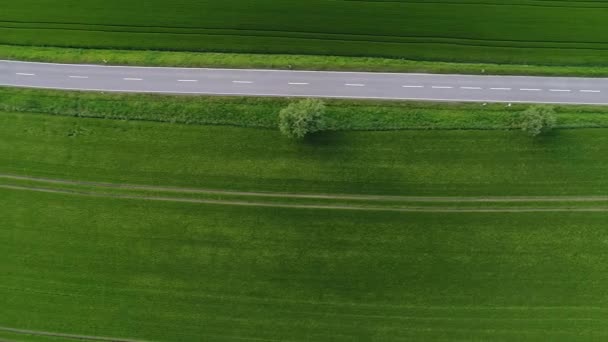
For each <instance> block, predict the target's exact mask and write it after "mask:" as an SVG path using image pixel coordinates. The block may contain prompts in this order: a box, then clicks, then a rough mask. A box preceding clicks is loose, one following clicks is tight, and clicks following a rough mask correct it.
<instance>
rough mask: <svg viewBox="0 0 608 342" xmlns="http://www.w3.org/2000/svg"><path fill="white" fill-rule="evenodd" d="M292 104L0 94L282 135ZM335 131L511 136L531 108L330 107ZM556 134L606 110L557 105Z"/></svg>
mask: <svg viewBox="0 0 608 342" xmlns="http://www.w3.org/2000/svg"><path fill="white" fill-rule="evenodd" d="M290 101H292V100H289V99H281V98H249V97H246V98H237V97H198V96H197V97H191V96H170V95H158V94H154V95H145V94H100V93H87V92H66V91H54V90H38V89H15V88H7V87H0V110H3V111H9V112H15V111H18V112H35V113H46V114H53V115H61V116H76V117H89V118H103V119H118V120H138V121H154V122H172V123H184V124H193V125H232V126H240V127H258V128H276V127H277V123H278V113H279V111H280V110H281V109H282V108H284V107H285V106H287V105H288V104H289V103H290ZM326 103H327V109H328V110H327V126H328V129H329V130H376V131H378V130H400V129H415V130H416V129H418V130H425V129H480V130H496V129H513V128H515V127H516V126H517V124H518V120H519V116H520V114H521V112H522V111H523V110H525V109H526V108H528V107H529V105H524V104H515V105H513V106H511V107H508V106H507V105H505V104H488V105H484V104H473V103H470V104H462V103H440V104H438V103H431V102H398V101H394V102H391V101H355V100H326ZM555 109H556V118H557V127H558V128H600V127H608V108H607V107H604V106H555Z"/></svg>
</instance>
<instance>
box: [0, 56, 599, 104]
mask: <svg viewBox="0 0 608 342" xmlns="http://www.w3.org/2000/svg"><path fill="white" fill-rule="evenodd" d="M0 85H4V86H15V87H32V88H54V89H71V90H89V91H115V92H141V93H168V94H208V95H247V96H289V97H292V96H293V97H328V98H330V97H331V98H362V99H386V100H429V101H476V102H514V103H516V102H535V103H571V104H577V103H578V104H608V79H600V78H573V77H572V78H571V77H528V76H467V75H432V74H399V73H368V72H329V71H279V70H239V69H199V68H160V67H123V66H100V65H76V64H52V63H31V62H17V61H1V60H0Z"/></svg>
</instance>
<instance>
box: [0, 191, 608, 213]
mask: <svg viewBox="0 0 608 342" xmlns="http://www.w3.org/2000/svg"><path fill="white" fill-rule="evenodd" d="M0 189H8V190H22V191H33V192H42V193H52V194H63V195H79V196H87V197H98V198H115V199H133V200H148V201H160V202H181V203H198V204H217V205H232V206H244V207H267V208H290V209H327V210H353V211H391V212H426V213H535V212H608V207H597V208H567V207H562V208H497V209H493V208H487V209H485V208H455V207H435V208H428V207H377V206H349V205H316V204H283V203H263V202H245V201H225V200H207V199H194V198H178V197H161V196H134V195H114V194H106V193H95V192H92V191H73V190H57V189H49V188H38V187H25V186H15V185H0Z"/></svg>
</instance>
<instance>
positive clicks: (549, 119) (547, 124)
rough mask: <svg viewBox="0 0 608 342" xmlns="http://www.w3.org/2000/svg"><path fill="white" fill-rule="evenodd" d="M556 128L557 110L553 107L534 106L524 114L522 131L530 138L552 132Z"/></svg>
mask: <svg viewBox="0 0 608 342" xmlns="http://www.w3.org/2000/svg"><path fill="white" fill-rule="evenodd" d="M554 126H555V110H554V109H553V107H551V106H532V107H530V108H528V109H526V110H525V111H524V112H523V113H522V120H521V130H522V131H524V132H526V133H528V134H529V135H530V136H533V137H535V136H538V135H540V134H544V133H547V132H550V131H551V130H552V129H553V127H554Z"/></svg>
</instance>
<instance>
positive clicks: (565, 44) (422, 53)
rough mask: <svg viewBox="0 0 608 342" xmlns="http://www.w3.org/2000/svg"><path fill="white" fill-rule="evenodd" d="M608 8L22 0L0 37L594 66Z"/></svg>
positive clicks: (488, 0)
mask: <svg viewBox="0 0 608 342" xmlns="http://www.w3.org/2000/svg"><path fill="white" fill-rule="evenodd" d="M471 13H475V15H474V16H471ZM607 18H608V5H607V4H605V3H603V2H597V1H594V2H582V1H536V0H514V1H500V0H484V1H478V2H475V3H464V2H461V1H453V0H443V1H435V2H423V1H420V2H410V1H407V2H406V1H392V2H377V1H322V0H316V1H306V2H298V3H295V2H293V1H276V0H261V1H256V3H255V5H251V2H250V1H246V0H227V1H221V2H217V1H214V2H201V1H193V0H179V1H172V2H171V3H168V2H166V1H160V0H154V1H148V2H146V8H145V10H144V11H142V8H141V6H140V5H139V4H136V3H132V2H128V1H118V0H108V1H104V2H100V1H99V0H83V1H79V2H78V3H74V2H72V1H65V0H64V1H51V0H20V1H7V2H6V3H5V4H3V9H2V12H1V13H0V43H1V44H5V45H11V44H14V45H37V46H57V47H80V48H108V49H139V50H174V51H206V52H209V51H214V52H237V53H272V54H298V55H307V54H312V55H334V56H364V57H385V58H405V59H408V60H422V61H442V62H468V63H483V62H486V63H497V64H536V65H554V66H590V67H596V66H598V67H599V66H606V65H607V63H606V60H608V58H607V57H608V41H607V40H606V36H607V35H606V29H605V26H606V25H604V23H605V22H606V19H607ZM32 53H33V52H32ZM138 58H148V59H152V60H154V59H155V58H154V57H150V56H148V57H138ZM211 58H212V57H211ZM234 58H237V59H238V57H234ZM282 58H284V57H277V60H279V61H280V60H281V59H282ZM310 61H313V60H312V59H311V60H310ZM246 63H251V62H246ZM325 63H329V62H325ZM340 63H343V61H338V62H337V64H340ZM354 63H357V62H354ZM363 63H364V64H367V61H365V62H363ZM382 63H384V62H382ZM386 63H388V64H392V63H391V62H386ZM398 63H399V62H398ZM237 64H238V63H237ZM281 64H283V63H282V62H281ZM296 64H297V63H296ZM249 65H250V64H249ZM362 65H363V64H362Z"/></svg>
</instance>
